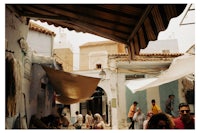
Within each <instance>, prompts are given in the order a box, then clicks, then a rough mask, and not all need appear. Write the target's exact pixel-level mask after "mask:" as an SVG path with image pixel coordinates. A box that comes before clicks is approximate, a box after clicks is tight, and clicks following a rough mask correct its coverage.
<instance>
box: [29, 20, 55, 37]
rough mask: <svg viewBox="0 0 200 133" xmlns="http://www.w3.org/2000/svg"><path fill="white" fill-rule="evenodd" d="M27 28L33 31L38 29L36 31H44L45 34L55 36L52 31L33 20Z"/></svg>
mask: <svg viewBox="0 0 200 133" xmlns="http://www.w3.org/2000/svg"><path fill="white" fill-rule="evenodd" d="M29 29H30V30H34V31H38V32H41V33H44V34H47V35H53V36H56V34H55V33H54V32H53V31H51V30H49V29H47V28H44V27H42V26H40V25H38V24H36V23H34V22H30V23H29Z"/></svg>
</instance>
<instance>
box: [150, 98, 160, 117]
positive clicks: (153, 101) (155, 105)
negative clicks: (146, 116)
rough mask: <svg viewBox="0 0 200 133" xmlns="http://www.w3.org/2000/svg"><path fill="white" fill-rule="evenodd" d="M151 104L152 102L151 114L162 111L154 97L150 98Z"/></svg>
mask: <svg viewBox="0 0 200 133" xmlns="http://www.w3.org/2000/svg"><path fill="white" fill-rule="evenodd" d="M151 104H152V108H151V109H152V112H153V114H157V113H161V112H162V110H161V109H160V106H158V105H157V104H156V100H155V99H152V100H151Z"/></svg>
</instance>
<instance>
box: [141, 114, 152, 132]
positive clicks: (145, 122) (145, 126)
mask: <svg viewBox="0 0 200 133" xmlns="http://www.w3.org/2000/svg"><path fill="white" fill-rule="evenodd" d="M152 115H153V112H152V111H149V112H148V113H147V116H146V119H145V120H144V122H143V129H147V125H148V121H149V120H150V118H151V116H152Z"/></svg>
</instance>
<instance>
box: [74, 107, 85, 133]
mask: <svg viewBox="0 0 200 133" xmlns="http://www.w3.org/2000/svg"><path fill="white" fill-rule="evenodd" d="M75 114H76V117H77V121H76V122H75V123H74V124H73V125H74V127H75V128H76V129H81V127H82V125H83V115H82V114H79V112H78V111H76V112H75Z"/></svg>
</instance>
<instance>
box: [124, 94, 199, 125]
mask: <svg viewBox="0 0 200 133" xmlns="http://www.w3.org/2000/svg"><path fill="white" fill-rule="evenodd" d="M151 104H152V107H151V110H150V111H149V112H148V113H147V115H146V116H145V114H144V113H143V112H142V110H141V108H140V107H138V106H137V105H138V102H137V101H134V102H133V104H132V105H131V106H130V109H129V112H128V118H129V119H130V120H131V124H130V126H129V129H194V128H195V120H194V116H191V115H190V107H189V105H188V104H187V103H180V104H179V107H178V109H179V116H178V117H175V115H174V95H169V98H168V99H167V100H166V103H165V111H162V110H161V108H160V107H159V106H158V105H157V104H156V101H155V99H152V100H151Z"/></svg>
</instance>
